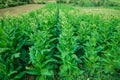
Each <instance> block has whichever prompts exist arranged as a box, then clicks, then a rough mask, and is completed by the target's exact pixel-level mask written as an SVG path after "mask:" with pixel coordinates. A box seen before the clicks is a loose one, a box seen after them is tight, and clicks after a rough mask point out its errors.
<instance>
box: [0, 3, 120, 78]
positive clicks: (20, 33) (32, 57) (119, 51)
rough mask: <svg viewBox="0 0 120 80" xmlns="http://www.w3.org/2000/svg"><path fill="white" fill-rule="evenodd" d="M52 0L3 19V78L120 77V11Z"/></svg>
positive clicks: (0, 26)
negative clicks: (42, 6)
mask: <svg viewBox="0 0 120 80" xmlns="http://www.w3.org/2000/svg"><path fill="white" fill-rule="evenodd" d="M84 10H85V8H78V7H73V6H71V5H67V4H47V5H46V6H45V7H44V8H42V9H40V10H36V11H33V12H30V13H29V14H25V15H22V16H20V17H12V18H9V17H7V18H6V17H3V18H2V19H1V20H0V80H120V14H119V13H120V11H119V10H114V9H105V8H104V9H103V8H100V9H99V8H95V9H94V10H93V11H92V10H91V9H89V10H87V11H86V10H85V11H84Z"/></svg>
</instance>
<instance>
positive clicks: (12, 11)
mask: <svg viewBox="0 0 120 80" xmlns="http://www.w3.org/2000/svg"><path fill="white" fill-rule="evenodd" d="M44 6H45V5H43V4H28V5H22V6H16V7H10V8H4V9H0V18H2V17H3V16H8V15H10V16H16V15H20V14H25V13H28V12H31V11H33V10H37V9H40V8H42V7H44Z"/></svg>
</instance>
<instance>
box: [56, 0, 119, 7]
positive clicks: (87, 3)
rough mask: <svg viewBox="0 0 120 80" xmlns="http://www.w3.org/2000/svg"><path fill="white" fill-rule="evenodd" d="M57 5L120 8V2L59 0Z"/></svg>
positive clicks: (109, 0) (117, 0) (116, 0)
mask: <svg viewBox="0 0 120 80" xmlns="http://www.w3.org/2000/svg"><path fill="white" fill-rule="evenodd" d="M57 3H73V4H75V5H80V6H120V0H57Z"/></svg>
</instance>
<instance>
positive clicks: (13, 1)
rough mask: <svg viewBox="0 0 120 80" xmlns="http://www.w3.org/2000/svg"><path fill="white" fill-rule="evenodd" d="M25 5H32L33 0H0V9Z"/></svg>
mask: <svg viewBox="0 0 120 80" xmlns="http://www.w3.org/2000/svg"><path fill="white" fill-rule="evenodd" d="M27 3H34V0H0V8H6V7H14V6H18V5H23V4H27Z"/></svg>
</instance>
